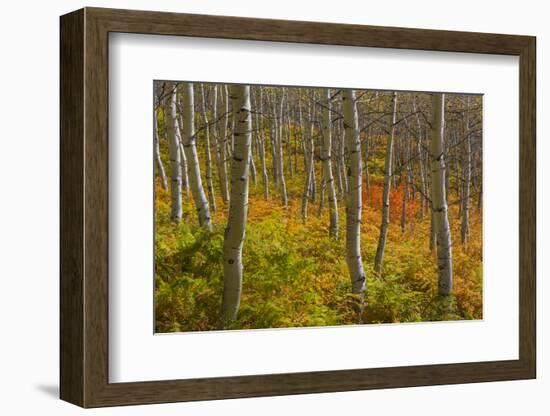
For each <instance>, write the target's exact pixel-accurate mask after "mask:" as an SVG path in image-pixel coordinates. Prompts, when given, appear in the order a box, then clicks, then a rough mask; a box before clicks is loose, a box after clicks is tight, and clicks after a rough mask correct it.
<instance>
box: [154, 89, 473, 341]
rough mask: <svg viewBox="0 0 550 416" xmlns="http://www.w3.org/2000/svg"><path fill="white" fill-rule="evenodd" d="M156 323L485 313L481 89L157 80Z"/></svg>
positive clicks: (243, 323) (407, 318) (276, 322)
mask: <svg viewBox="0 0 550 416" xmlns="http://www.w3.org/2000/svg"><path fill="white" fill-rule="evenodd" d="M151 142H152V144H153V154H154V160H153V163H154V170H155V178H154V180H155V322H156V328H155V329H156V331H157V332H179V331H203V330H215V329H255V328H278V327H300V326H326V325H346V324H374V323H397V322H422V321H445V320H465V319H481V318H482V287H483V284H482V210H483V206H482V201H483V184H482V177H483V175H482V160H483V154H482V148H483V147H482V96H480V95H467V94H448V93H424V92H400V91H376V90H361V89H357V90H353V89H338V88H309V87H307V88H306V87H278V86H260V85H236V84H234V85H229V84H227V85H226V84H213V83H200V82H196V83H194V82H176V81H155V82H154V111H153V132H152V141H151Z"/></svg>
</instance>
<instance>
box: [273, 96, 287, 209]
mask: <svg viewBox="0 0 550 416" xmlns="http://www.w3.org/2000/svg"><path fill="white" fill-rule="evenodd" d="M284 102H285V89H284V88H282V91H281V102H280V107H279V115H278V119H279V121H278V123H277V125H278V127H279V130H278V132H277V139H278V140H277V161H278V166H277V171H278V172H279V179H280V186H281V202H282V203H283V205H284V206H285V207H286V206H287V205H288V196H287V190H286V180H285V169H284V153H283V149H284V147H283V142H284V140H283V125H284V122H283V109H284ZM275 117H276V118H277V115H276V116H275Z"/></svg>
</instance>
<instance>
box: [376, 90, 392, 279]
mask: <svg viewBox="0 0 550 416" xmlns="http://www.w3.org/2000/svg"><path fill="white" fill-rule="evenodd" d="M391 107H392V115H391V123H390V132H389V136H388V141H387V144H386V160H385V163H384V190H383V193H382V224H381V225H380V236H379V238H378V247H377V249H376V257H375V258H374V270H375V271H376V273H380V271H381V269H382V261H383V260H384V250H385V248H386V239H387V236H388V225H389V223H390V186H391V179H392V176H393V168H392V163H393V139H394V134H395V121H396V118H397V93H395V92H394V93H393V94H392V101H391Z"/></svg>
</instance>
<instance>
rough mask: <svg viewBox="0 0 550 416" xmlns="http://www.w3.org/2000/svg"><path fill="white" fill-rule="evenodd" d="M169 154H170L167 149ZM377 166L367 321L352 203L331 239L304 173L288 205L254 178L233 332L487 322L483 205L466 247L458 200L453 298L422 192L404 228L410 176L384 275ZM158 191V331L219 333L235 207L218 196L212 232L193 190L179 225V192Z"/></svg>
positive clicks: (370, 197)
mask: <svg viewBox="0 0 550 416" xmlns="http://www.w3.org/2000/svg"><path fill="white" fill-rule="evenodd" d="M162 154H163V158H166V152H165V151H162ZM381 163H383V161H382V160H381V159H380V158H376V157H373V160H372V161H369V164H372V165H373V166H375V165H376V164H378V165H379V164H381ZM298 168H299V169H300V166H298ZM203 169H204V166H203ZM302 169H303V167H302ZM371 172H373V173H372V174H371V175H370V187H369V188H368V189H367V187H366V186H365V185H363V212H362V225H361V251H362V257H363V263H364V267H365V272H366V274H367V292H366V297H365V304H364V308H363V311H362V316H361V317H360V319H359V318H358V316H357V312H356V311H357V309H356V308H355V304H356V299H354V297H353V295H351V292H350V279H349V275H348V270H347V267H346V262H345V248H344V241H345V206H344V204H343V203H340V204H339V211H340V215H339V218H340V227H339V228H340V230H341V235H340V238H339V240H337V241H334V240H333V239H331V238H328V224H329V219H328V215H329V213H328V207H327V204H326V201H325V208H324V210H323V212H322V214H321V215H318V206H319V202H318V200H317V201H316V202H315V203H312V202H310V204H311V205H310V214H309V216H308V219H307V221H306V222H305V223H304V222H303V221H302V219H301V215H300V208H301V207H300V201H301V195H302V191H303V180H304V177H303V172H299V173H295V174H294V176H290V175H288V174H287V187H288V201H289V202H288V207H286V208H285V207H284V206H283V205H282V204H281V203H280V201H279V198H278V195H277V193H276V191H273V192H272V195H271V196H270V199H268V200H265V199H264V197H263V192H262V186H261V184H260V182H258V184H256V185H255V184H254V183H253V182H252V181H251V185H250V197H249V217H248V222H247V226H246V239H245V243H244V249H243V250H244V251H243V262H244V279H243V293H242V299H241V308H240V311H239V316H238V319H237V321H235V322H234V323H232V324H231V325H232V326H231V328H233V329H252V328H279V327H291V326H292V327H301V326H326V325H342V324H356V323H358V322H362V323H393V322H423V321H440V320H463V319H481V318H482V213H481V210H480V209H476V208H473V209H472V210H471V213H470V227H471V228H470V240H469V242H468V244H467V245H461V244H460V241H459V238H460V219H459V215H458V209H459V208H458V205H456V204H455V205H453V204H451V205H450V206H449V221H450V224H451V231H452V237H453V276H454V285H453V296H451V297H449V298H444V299H443V298H441V297H439V296H438V295H437V271H436V262H435V260H434V256H435V253H433V252H431V251H430V248H429V240H430V238H429V237H430V216H429V212H427V213H426V215H425V216H424V218H423V219H421V218H420V198H421V195H420V194H419V193H416V195H414V197H413V195H412V193H411V195H409V199H408V200H407V219H408V221H407V225H406V227H405V230H404V231H402V230H401V226H400V218H401V214H402V213H401V207H402V199H403V191H404V184H403V181H401V183H400V182H399V181H397V184H396V185H397V186H392V188H391V193H390V206H391V209H390V225H389V231H388V241H387V247H386V253H385V257H384V262H383V266H382V272H381V273H380V275H377V274H376V273H375V272H374V269H373V262H374V255H375V253H376V245H377V238H378V233H379V226H380V216H381V208H380V206H381V204H380V201H381V198H382V180H383V178H382V176H380V175H379V174H377V173H376V172H375V169H372V170H371ZM317 174H318V175H319V174H320V173H319V172H317ZM157 180H158V179H157ZM258 181H260V179H259V178H258ZM216 186H217V184H216ZM155 191H156V192H155V305H156V307H155V319H156V331H157V332H174V331H204V330H212V329H216V328H217V326H216V325H217V320H218V314H219V306H220V298H221V293H222V289H223V268H222V247H223V234H224V228H225V225H226V220H227V208H226V206H225V205H224V203H223V202H222V200H221V198H220V197H219V193H217V200H216V202H217V203H216V205H217V207H218V210H217V212H216V213H214V214H213V216H212V219H213V224H214V229H213V231H212V232H208V231H205V230H204V229H201V228H200V227H199V225H198V221H197V218H196V212H195V208H194V206H193V204H192V201H191V199H190V196H189V195H187V194H185V192H184V203H183V207H184V212H183V218H182V221H181V222H179V223H178V224H175V223H174V222H172V221H170V194H169V191H166V190H163V189H162V188H161V187H160V185H159V183H157V184H156V189H155ZM319 194H320V193H319ZM318 197H319V196H318Z"/></svg>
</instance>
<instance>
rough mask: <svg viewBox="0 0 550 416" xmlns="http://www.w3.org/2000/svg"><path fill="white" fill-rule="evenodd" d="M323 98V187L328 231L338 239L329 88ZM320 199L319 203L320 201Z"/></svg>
mask: <svg viewBox="0 0 550 416" xmlns="http://www.w3.org/2000/svg"><path fill="white" fill-rule="evenodd" d="M324 94H325V97H324V98H325V100H324V101H323V143H322V147H321V161H322V162H323V181H324V184H323V189H326V191H327V194H328V203H329V210H330V223H329V233H330V235H331V236H332V237H334V238H335V239H338V200H337V197H336V189H335V187H334V177H333V175H332V161H331V157H332V151H331V150H332V134H331V108H330V90H329V89H326V90H325V92H324ZM322 201H323V200H322V199H321V203H322Z"/></svg>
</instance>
